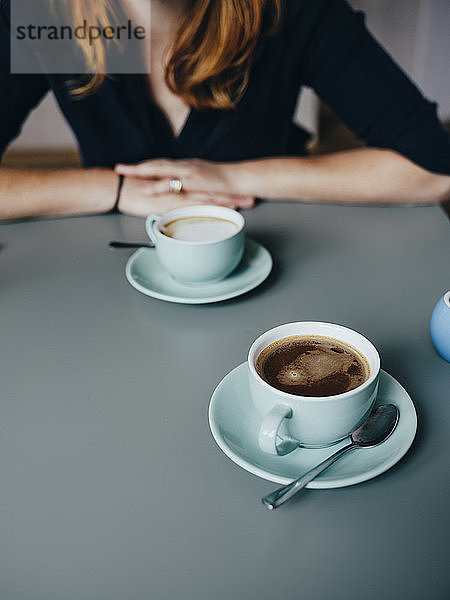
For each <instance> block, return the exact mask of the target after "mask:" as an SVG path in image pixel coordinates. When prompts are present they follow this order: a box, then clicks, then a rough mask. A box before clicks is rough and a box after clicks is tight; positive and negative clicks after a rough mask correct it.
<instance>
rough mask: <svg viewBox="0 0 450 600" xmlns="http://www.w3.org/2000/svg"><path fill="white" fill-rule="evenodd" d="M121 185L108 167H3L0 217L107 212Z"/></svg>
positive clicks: (0, 180) (0, 183)
mask: <svg viewBox="0 0 450 600" xmlns="http://www.w3.org/2000/svg"><path fill="white" fill-rule="evenodd" d="M117 185H118V177H117V175H115V174H114V173H113V172H112V171H110V170H108V169H66V170H58V171H43V170H34V169H15V168H14V169H12V168H7V167H0V220H8V219H20V218H24V217H59V216H65V215H82V214H95V213H102V212H106V211H108V210H109V209H110V208H112V206H113V205H114V202H115V198H116V193H117Z"/></svg>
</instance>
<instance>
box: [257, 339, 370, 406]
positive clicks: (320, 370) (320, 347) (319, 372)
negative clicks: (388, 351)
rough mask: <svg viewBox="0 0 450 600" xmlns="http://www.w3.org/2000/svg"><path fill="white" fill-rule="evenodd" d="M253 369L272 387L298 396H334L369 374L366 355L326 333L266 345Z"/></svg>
mask: <svg viewBox="0 0 450 600" xmlns="http://www.w3.org/2000/svg"><path fill="white" fill-rule="evenodd" d="M256 371H257V372H258V374H259V376H260V377H262V379H264V381H266V382H267V383H268V384H269V385H271V386H272V387H274V388H276V389H278V390H281V391H283V392H287V393H288V394H295V395H297V396H316V397H317V396H334V395H336V394H342V393H344V392H348V391H349V390H353V389H355V388H356V387H358V386H360V385H361V384H363V383H364V382H365V381H367V379H368V378H369V374H370V368H369V364H368V362H367V359H366V358H365V357H363V356H362V355H361V354H360V353H359V352H358V351H357V350H356V348H353V347H352V346H350V345H347V344H345V343H344V342H341V341H339V340H336V339H334V338H328V337H325V336H300V335H298V336H291V337H287V338H283V339H281V340H277V341H276V342H274V343H273V344H270V346H268V347H267V348H265V349H264V350H263V351H262V352H261V354H260V355H259V356H258V358H257V361H256Z"/></svg>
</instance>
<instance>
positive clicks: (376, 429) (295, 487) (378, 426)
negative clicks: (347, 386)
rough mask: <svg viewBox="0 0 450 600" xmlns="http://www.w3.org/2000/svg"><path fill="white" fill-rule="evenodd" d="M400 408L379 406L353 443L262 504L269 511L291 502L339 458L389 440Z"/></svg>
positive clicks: (351, 437) (353, 435) (357, 433)
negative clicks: (357, 449)
mask: <svg viewBox="0 0 450 600" xmlns="http://www.w3.org/2000/svg"><path fill="white" fill-rule="evenodd" d="M398 417H399V412H398V408H397V407H396V406H394V405H393V404H381V405H380V406H377V408H375V409H374V410H373V411H372V412H371V413H370V415H369V417H368V418H367V419H366V421H364V423H363V424H362V425H361V426H360V427H358V429H356V430H355V431H354V432H353V433H352V435H351V436H350V439H351V443H350V444H347V446H344V447H342V448H340V449H339V450H338V451H337V452H335V453H334V454H332V455H331V456H330V457H328V458H326V459H325V460H324V461H323V462H321V463H320V464H318V465H317V466H316V467H314V468H313V469H311V470H310V471H308V472H307V473H305V474H304V475H302V476H301V477H299V478H298V479H296V480H295V481H293V482H292V483H289V484H288V485H284V486H283V487H281V488H279V489H277V490H275V491H274V492H272V493H271V494H267V496H264V498H262V499H261V500H262V503H263V504H264V506H266V507H267V508H268V509H270V510H273V509H274V508H277V507H278V506H281V505H282V504H284V503H285V502H287V501H288V500H290V499H291V498H292V497H293V496H295V494H296V493H297V492H299V491H300V490H302V489H303V488H304V487H305V486H306V485H307V484H308V483H309V482H310V481H311V480H313V479H314V478H315V477H317V475H319V473H322V471H325V469H328V467H329V466H330V465H332V464H333V463H334V462H335V461H336V460H337V459H338V458H340V457H341V456H342V455H343V454H345V453H346V452H348V451H349V450H352V449H353V448H370V447H371V446H376V445H377V444H380V443H381V442H383V441H384V440H385V439H386V438H388V437H389V436H390V435H391V433H392V432H393V431H394V429H395V427H396V426H397V423H398Z"/></svg>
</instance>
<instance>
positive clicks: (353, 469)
mask: <svg viewBox="0 0 450 600" xmlns="http://www.w3.org/2000/svg"><path fill="white" fill-rule="evenodd" d="M384 403H391V404H395V405H396V406H397V407H398V409H399V411H400V418H399V422H398V425H397V427H396V429H395V430H394V432H393V433H392V434H391V435H390V436H389V437H388V439H387V440H385V441H384V442H382V443H381V444H379V445H378V446H375V447H373V448H356V449H355V450H351V451H350V452H349V453H348V454H346V455H344V456H343V457H342V458H341V459H339V460H338V461H337V462H336V463H334V464H333V465H332V466H331V467H329V468H328V469H327V470H326V471H324V472H323V473H321V474H320V475H319V476H318V477H316V479H314V480H313V481H311V482H310V483H309V484H308V485H307V487H308V488H321V489H324V488H337V487H344V486H347V485H353V484H355V483H361V482H362V481H367V480H368V479H372V478H373V477H376V476H377V475H380V474H381V473H384V472H385V471H387V470H388V469H390V468H391V467H392V466H393V465H395V463H396V462H398V461H399V460H400V459H401V458H402V456H403V455H404V454H405V453H406V452H407V450H408V448H409V447H410V446H411V444H412V442H413V440H414V436H415V433H416V429H417V416H416V411H415V408H414V404H413V402H412V400H411V398H410V397H409V395H408V393H407V392H406V390H405V389H404V388H403V387H402V386H401V385H400V384H399V383H398V382H397V381H396V380H395V379H394V378H393V377H391V375H388V373H386V372H385V371H381V373H380V387H379V393H378V398H377V402H376V404H384ZM259 423H260V418H259V416H258V415H257V413H256V411H255V409H254V407H253V404H252V401H251V399H250V394H249V388H248V366H247V363H243V364H241V365H239V367H236V368H235V369H234V370H233V371H231V373H229V374H228V375H227V376H226V377H225V378H224V379H223V380H222V381H221V382H220V383H219V385H218V386H217V388H216V389H215V391H214V394H213V396H212V398H211V402H210V405H209V426H210V428H211V432H212V434H213V437H214V439H215V440H216V442H217V444H218V445H219V448H220V449H221V450H222V451H223V452H224V453H225V454H226V455H227V456H228V457H229V458H230V459H231V460H232V461H234V462H235V463H236V464H237V465H239V466H240V467H242V468H243V469H245V470H246V471H249V472H250V473H253V474H254V475H258V476H259V477H262V478H263V479H268V480H269V481H273V482H274V483H282V484H286V483H290V482H291V481H293V480H294V479H296V478H297V477H299V476H300V475H301V474H302V473H305V472H306V471H308V470H309V469H311V468H312V467H314V466H315V465H316V464H318V463H319V462H321V461H322V460H323V459H325V458H327V457H328V456H330V455H331V454H333V453H334V452H335V451H336V450H338V449H339V448H340V447H341V446H344V445H345V444H347V443H349V438H347V439H346V440H343V441H341V442H339V443H338V444H335V445H334V446H331V447H328V448H321V449H306V448H298V449H297V450H294V451H293V452H291V454H288V455H286V456H271V455H270V454H266V453H264V452H262V451H261V450H260V448H259V445H258V434H257V432H258V428H259Z"/></svg>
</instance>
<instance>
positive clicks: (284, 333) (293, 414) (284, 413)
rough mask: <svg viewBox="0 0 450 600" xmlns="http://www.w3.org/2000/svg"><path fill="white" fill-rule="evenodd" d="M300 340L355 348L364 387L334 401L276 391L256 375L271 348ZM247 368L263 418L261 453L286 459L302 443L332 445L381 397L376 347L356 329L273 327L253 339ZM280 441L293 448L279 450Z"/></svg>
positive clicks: (330, 325) (312, 325) (310, 324)
mask: <svg viewBox="0 0 450 600" xmlns="http://www.w3.org/2000/svg"><path fill="white" fill-rule="evenodd" d="M296 335H300V336H321V337H326V338H333V339H335V340H338V341H341V342H343V343H344V345H347V346H350V347H352V348H353V349H355V350H356V351H357V352H358V354H360V355H362V357H363V358H365V359H366V361H367V364H368V366H369V376H368V378H367V379H366V381H364V383H362V384H361V385H360V386H358V387H356V388H354V389H352V390H349V391H347V392H344V393H341V394H336V395H333V396H321V397H317V396H314V397H311V396H298V395H296V394H289V393H287V392H284V391H281V390H278V389H276V388H275V387H272V386H271V385H269V384H268V383H267V382H266V381H265V380H264V379H263V378H262V377H261V376H260V375H259V373H258V372H257V370H256V362H257V359H258V356H259V355H260V354H261V352H262V351H263V350H264V349H265V348H267V347H268V346H269V345H270V344H272V343H274V342H276V341H278V340H281V339H283V338H286V337H291V336H296ZM248 368H249V384H250V394H251V398H252V401H253V404H254V406H255V408H256V410H257V412H258V413H259V416H260V418H261V426H260V429H259V440H258V441H259V445H260V448H261V449H262V450H263V451H264V452H268V453H269V454H286V453H287V452H288V451H292V450H293V449H294V448H295V447H296V446H297V445H298V444H300V445H301V446H305V447H307V448H321V447H324V446H329V445H331V444H334V443H336V442H338V441H340V440H342V439H344V438H345V437H347V436H348V435H350V433H351V432H352V431H354V430H355V429H356V428H357V427H358V426H359V425H360V424H362V423H363V421H364V420H365V419H366V417H367V416H368V414H369V413H370V411H371V409H372V407H373V404H374V402H375V400H376V397H377V391H378V378H379V372H380V357H379V355H378V352H377V350H376V348H375V347H374V346H373V344H372V343H371V342H369V340H368V339H366V338H365V337H364V336H363V335H361V334H360V333H357V332H356V331H353V330H352V329H348V328H347V327H343V326H341V325H334V324H333V323H322V322H316V321H301V322H297V323H287V324H285V325H280V326H279V327H275V328H274V329H271V330H269V331H267V332H266V333H263V334H262V335H261V336H260V337H259V338H258V339H257V340H255V342H253V344H252V346H251V348H250V350H249V354H248ZM280 437H281V438H283V437H284V438H285V439H286V440H288V441H289V440H291V441H294V443H291V444H289V443H288V444H285V449H284V450H283V451H280V445H279V444H277V439H280ZM286 448H288V450H286Z"/></svg>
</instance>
